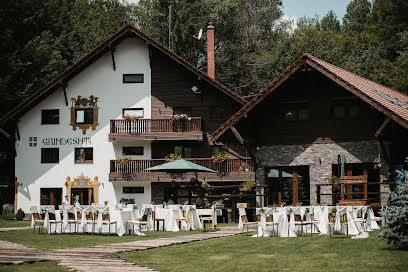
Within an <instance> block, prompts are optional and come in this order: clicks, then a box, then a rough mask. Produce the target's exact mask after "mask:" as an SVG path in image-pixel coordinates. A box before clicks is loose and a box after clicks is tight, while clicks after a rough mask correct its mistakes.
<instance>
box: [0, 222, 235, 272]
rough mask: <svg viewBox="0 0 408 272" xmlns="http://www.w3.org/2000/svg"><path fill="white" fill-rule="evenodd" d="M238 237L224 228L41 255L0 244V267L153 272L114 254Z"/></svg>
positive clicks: (15, 246)
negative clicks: (49, 265) (53, 265)
mask: <svg viewBox="0 0 408 272" xmlns="http://www.w3.org/2000/svg"><path fill="white" fill-rule="evenodd" d="M238 233H240V231H239V230H238V229H237V228H236V226H233V227H224V228H222V229H221V230H220V231H217V232H206V233H200V234H193V235H185V236H176V237H167V238H159V239H153V240H138V241H132V242H125V243H114V244H106V245H98V246H94V247H88V248H73V249H59V250H54V251H41V250H39V249H33V248H27V247H25V246H23V245H19V244H15V243H11V242H7V241H0V263H3V264H18V263H23V262H29V263H31V262H39V261H57V262H58V264H59V265H62V266H66V267H68V268H69V269H71V270H77V271H98V272H105V271H106V272H108V271H109V272H110V271H112V272H115V271H118V272H119V271H154V270H153V269H150V268H148V267H143V266H138V265H135V264H132V263H128V262H125V261H124V260H121V259H120V258H119V257H117V256H115V255H113V254H114V253H118V252H123V251H136V250H145V249H151V248H157V247H163V246H170V245H175V244H183V243H191V242H195V241H202V240H208V239H212V238H218V237H226V236H232V235H236V234H238Z"/></svg>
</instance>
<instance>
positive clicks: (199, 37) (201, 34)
mask: <svg viewBox="0 0 408 272" xmlns="http://www.w3.org/2000/svg"><path fill="white" fill-rule="evenodd" d="M202 36H203V29H202V28H200V31H198V35H197V36H195V35H193V37H194V38H196V39H197V40H201V37H202Z"/></svg>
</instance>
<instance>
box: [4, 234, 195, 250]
mask: <svg viewBox="0 0 408 272" xmlns="http://www.w3.org/2000/svg"><path fill="white" fill-rule="evenodd" d="M196 233H198V231H179V232H167V231H165V232H163V231H154V232H153V231H149V234H148V235H149V236H134V235H124V236H121V237H119V236H114V235H112V236H109V235H91V234H78V235H75V234H47V233H43V234H39V233H38V232H37V231H36V233H33V230H32V229H28V230H16V231H6V232H0V240H6V241H10V242H14V243H18V244H23V245H25V246H27V247H32V248H38V249H42V250H53V249H62V248H77V247H90V246H96V245H103V244H110V243H122V242H130V241H137V240H148V239H157V238H163V237H172V236H179V235H191V234H196Z"/></svg>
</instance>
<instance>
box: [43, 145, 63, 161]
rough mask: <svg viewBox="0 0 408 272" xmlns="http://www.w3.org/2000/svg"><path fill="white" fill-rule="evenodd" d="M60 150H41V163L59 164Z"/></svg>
mask: <svg viewBox="0 0 408 272" xmlns="http://www.w3.org/2000/svg"><path fill="white" fill-rule="evenodd" d="M58 162H59V148H41V163H58Z"/></svg>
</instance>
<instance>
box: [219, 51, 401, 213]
mask: <svg viewBox="0 0 408 272" xmlns="http://www.w3.org/2000/svg"><path fill="white" fill-rule="evenodd" d="M407 128H408V97H407V96H406V95H403V94H401V93H399V92H396V91H394V90H391V89H389V88H386V87H384V86H382V85H380V84H377V83H375V82H372V81H370V80H368V79H365V78H362V77H359V76H357V75H355V74H353V73H351V72H348V71H346V70H343V69H341V68H339V67H336V66H334V65H331V64H329V63H327V62H324V61H322V60H320V59H318V58H315V57H313V56H310V55H307V54H304V55H303V56H302V57H301V58H299V59H298V61H297V62H295V63H294V64H293V65H292V66H291V67H289V68H288V69H287V70H286V71H285V72H284V73H283V74H282V75H281V76H280V77H278V78H277V79H276V80H275V81H273V82H272V83H271V84H270V85H269V86H268V87H267V88H265V89H264V90H263V91H262V92H260V93H259V94H258V95H257V96H256V97H255V98H254V99H253V100H252V101H250V102H249V103H248V104H247V105H245V106H244V107H243V108H242V109H241V110H240V111H238V112H237V113H236V114H235V115H234V116H233V117H232V118H230V120H228V121H227V122H226V123H225V124H224V125H222V126H221V127H220V128H219V129H218V130H217V131H216V132H214V133H213V134H212V138H213V140H214V141H216V142H218V141H220V142H222V141H231V140H235V142H241V143H244V144H245V146H247V147H248V150H249V153H250V154H251V157H252V158H253V161H254V165H255V168H256V181H257V205H258V206H264V205H273V204H276V205H280V204H282V203H283V202H284V203H286V204H298V203H302V204H303V205H309V204H314V203H322V204H332V203H336V202H340V203H341V204H345V205H347V204H356V203H359V204H367V203H368V204H370V205H372V206H379V205H381V204H385V203H386V199H385V197H384V193H385V192H386V191H387V190H389V189H390V185H391V189H392V186H393V184H394V180H393V179H392V177H393V174H394V173H393V169H395V168H396V167H397V168H398V167H399V168H401V166H402V167H405V169H407V168H406V167H407V166H406V163H405V162H404V157H405V156H407V155H408V141H407V139H408V130H407ZM339 158H340V159H341V158H345V161H346V163H345V173H344V174H343V175H341V173H339V171H341V169H340V168H339ZM339 169H340V170H339ZM333 176H335V177H338V178H339V179H333V178H331V177H333ZM341 188H343V190H342V191H341ZM344 188H346V189H344Z"/></svg>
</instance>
